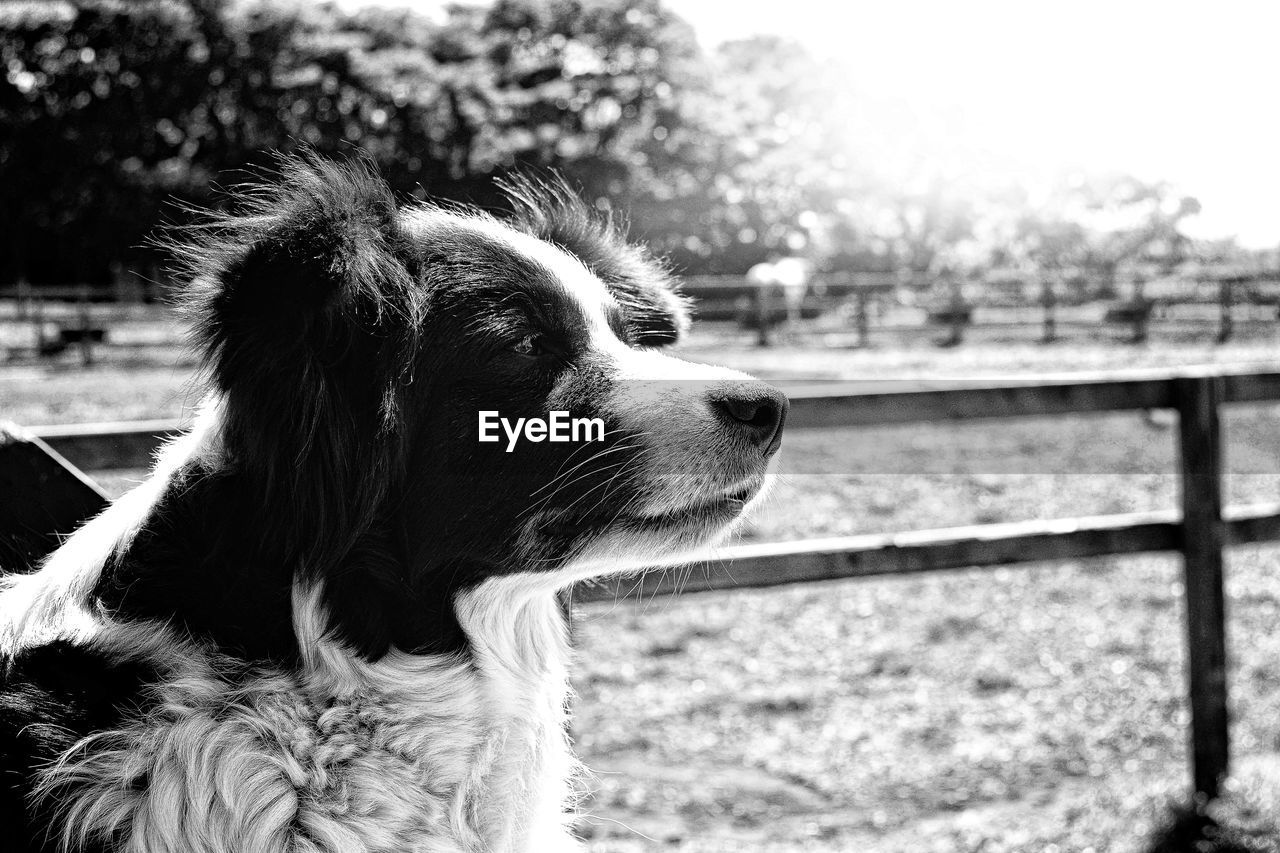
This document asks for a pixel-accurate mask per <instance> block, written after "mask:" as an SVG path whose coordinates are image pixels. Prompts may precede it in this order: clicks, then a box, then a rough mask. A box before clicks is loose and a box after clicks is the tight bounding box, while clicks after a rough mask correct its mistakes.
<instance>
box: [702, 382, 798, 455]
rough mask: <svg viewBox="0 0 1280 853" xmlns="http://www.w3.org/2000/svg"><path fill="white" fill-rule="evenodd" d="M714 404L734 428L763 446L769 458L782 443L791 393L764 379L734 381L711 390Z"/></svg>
mask: <svg viewBox="0 0 1280 853" xmlns="http://www.w3.org/2000/svg"><path fill="white" fill-rule="evenodd" d="M709 397H710V403H711V408H712V409H713V410H714V411H715V412H716V414H717V415H718V416H719V418H720V420H721V421H723V422H724V423H725V424H726V425H727V426H728V427H729V428H730V429H733V430H735V431H737V432H738V433H739V434H741V435H743V436H745V437H746V438H747V439H748V440H749V441H750V442H751V443H752V444H754V445H755V446H756V447H759V448H760V449H761V451H762V452H763V454H764V456H765V458H768V457H770V456H772V455H773V454H774V453H776V452H777V450H778V446H779V445H781V444H782V424H783V422H784V421H785V420H786V418H787V397H786V395H785V394H783V393H782V392H781V391H779V390H777V389H776V388H771V387H770V386H768V385H764V384H762V383H745V382H743V383H732V384H729V385H726V386H720V387H718V388H715V389H713V390H712V391H711V393H710V395H709Z"/></svg>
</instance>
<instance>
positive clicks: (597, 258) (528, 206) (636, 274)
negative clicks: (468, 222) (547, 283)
mask: <svg viewBox="0 0 1280 853" xmlns="http://www.w3.org/2000/svg"><path fill="white" fill-rule="evenodd" d="M501 186H502V189H503V190H504V192H505V193H506V195H507V199H508V201H509V202H510V203H511V206H512V209H513V211H514V216H513V218H512V224H513V225H515V226H516V227H517V228H519V229H520V230H522V231H524V232H526V233H528V234H531V235H533V236H534V237H537V238H539V239H541V240H546V241H547V242H549V243H554V244H555V245H557V246H559V247H560V248H562V249H564V250H565V251H567V252H569V253H570V254H572V255H575V256H576V257H577V258H578V259H579V260H581V261H582V263H584V264H585V265H586V266H587V268H588V269H590V270H591V271H592V272H593V273H595V274H596V275H597V276H598V277H599V278H600V280H601V281H603V282H604V283H605V286H607V287H608V288H609V290H610V292H611V293H612V294H613V295H614V298H616V299H617V300H618V303H619V304H620V305H621V306H622V309H623V314H624V316H625V318H626V322H627V325H628V327H629V328H630V331H631V335H632V338H633V340H634V341H635V343H637V344H640V345H642V346H650V347H661V346H667V345H669V344H673V343H675V342H676V341H678V340H679V339H680V338H681V336H682V335H683V334H684V333H685V332H686V331H688V329H689V300H688V298H687V297H685V296H684V295H683V294H681V293H680V289H679V287H678V286H677V284H676V282H675V278H674V277H673V276H672V275H671V272H670V270H669V269H668V268H667V266H666V265H665V264H664V263H663V262H662V261H661V260H659V259H657V258H655V257H653V256H652V255H651V254H650V253H649V252H648V251H647V250H645V249H644V248H643V247H641V246H638V245H635V244H633V243H628V242H627V241H626V237H625V235H624V233H623V230H624V229H623V228H622V227H621V226H619V225H618V224H617V223H615V222H614V221H613V219H612V218H611V217H608V216H602V215H600V214H597V213H596V212H594V211H593V210H592V209H591V208H588V207H587V205H586V204H584V203H583V201H582V199H581V197H579V196H578V194H577V193H575V192H574V191H573V190H572V189H571V188H570V187H569V185H568V184H567V183H565V181H564V180H563V179H560V178H555V177H553V178H552V179H550V180H545V181H540V180H535V179H533V178H529V177H527V176H516V177H513V178H510V179H508V180H505V181H503V182H502V183H501Z"/></svg>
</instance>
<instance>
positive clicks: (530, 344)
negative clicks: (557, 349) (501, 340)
mask: <svg viewBox="0 0 1280 853" xmlns="http://www.w3.org/2000/svg"><path fill="white" fill-rule="evenodd" d="M511 351H512V352H514V353H516V354H518V355H528V356H539V355H542V354H543V353H545V352H546V347H544V346H543V341H542V337H541V336H540V335H527V336H525V337H523V338H521V339H520V340H519V341H517V342H516V343H515V344H514V345H513V346H512V347H511Z"/></svg>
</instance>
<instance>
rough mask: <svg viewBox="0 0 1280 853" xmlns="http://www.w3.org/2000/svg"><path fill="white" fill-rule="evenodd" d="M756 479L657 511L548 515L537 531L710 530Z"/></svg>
mask: <svg viewBox="0 0 1280 853" xmlns="http://www.w3.org/2000/svg"><path fill="white" fill-rule="evenodd" d="M761 485H762V483H761V482H759V481H756V482H751V483H747V484H745V485H741V486H735V487H734V488H732V489H729V490H727V491H724V492H721V493H719V494H716V495H714V496H712V497H709V498H701V499H699V500H696V501H691V502H689V503H685V504H680V505H678V506H676V507H674V508H672V509H669V510H663V511H661V512H655V513H646V512H633V511H629V510H627V508H626V507H623V508H621V509H600V510H594V511H592V512H590V513H561V514H558V515H549V516H548V517H546V518H545V519H544V520H543V521H542V522H541V523H540V524H539V528H540V530H541V531H542V532H543V533H544V534H546V535H550V536H554V537H557V538H568V539H576V538H578V537H580V536H582V535H584V534H587V533H592V532H601V531H604V530H627V531H633V532H661V531H675V530H688V529H697V528H701V529H707V530H712V529H715V528H718V527H721V526H723V525H725V524H728V523H729V522H731V521H733V520H734V519H735V518H737V517H738V516H739V515H741V514H742V512H743V510H745V509H746V507H747V504H749V503H750V502H751V499H752V498H754V497H755V496H756V495H757V494H758V493H759V491H760V488H761Z"/></svg>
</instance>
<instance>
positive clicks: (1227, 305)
mask: <svg viewBox="0 0 1280 853" xmlns="http://www.w3.org/2000/svg"><path fill="white" fill-rule="evenodd" d="M1234 284H1235V282H1234V281H1232V280H1231V279H1229V278H1224V279H1223V280H1222V281H1221V282H1219V284H1218V343H1220V344H1225V343H1226V342H1227V341H1229V340H1231V333H1232V331H1233V325H1232V322H1231V303H1232V302H1233V300H1234V296H1235V294H1234V293H1233V292H1232V286H1233V285H1234Z"/></svg>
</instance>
